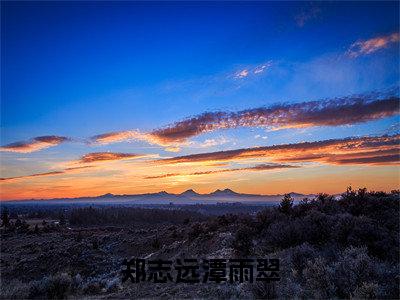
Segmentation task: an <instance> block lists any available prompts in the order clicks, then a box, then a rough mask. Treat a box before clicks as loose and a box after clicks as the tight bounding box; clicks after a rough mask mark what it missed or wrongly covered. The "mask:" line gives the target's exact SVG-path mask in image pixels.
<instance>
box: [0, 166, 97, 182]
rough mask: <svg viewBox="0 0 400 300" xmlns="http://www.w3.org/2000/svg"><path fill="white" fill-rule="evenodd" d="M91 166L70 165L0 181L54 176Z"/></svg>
mask: <svg viewBox="0 0 400 300" xmlns="http://www.w3.org/2000/svg"><path fill="white" fill-rule="evenodd" d="M91 167H92V166H82V167H72V168H66V169H64V170H63V171H52V172H45V173H36V174H30V175H24V176H15V177H8V178H0V181H12V180H16V179H27V178H34V177H42V176H54V175H60V174H66V173H69V172H71V171H75V170H81V169H87V168H91Z"/></svg>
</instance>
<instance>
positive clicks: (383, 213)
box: [0, 188, 400, 299]
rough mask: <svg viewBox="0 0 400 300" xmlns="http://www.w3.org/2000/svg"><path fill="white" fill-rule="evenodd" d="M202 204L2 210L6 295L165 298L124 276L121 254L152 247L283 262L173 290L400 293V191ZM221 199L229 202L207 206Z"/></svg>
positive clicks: (164, 252)
mask: <svg viewBox="0 0 400 300" xmlns="http://www.w3.org/2000/svg"><path fill="white" fill-rule="evenodd" d="M195 207H196V206H194V205H193V206H191V207H190V208H188V209H187V210H185V209H183V208H182V207H180V208H177V207H176V206H174V207H171V206H165V208H164V209H156V208H138V207H121V206H118V207H113V206H107V207H105V206H103V207H99V206H97V207H90V206H85V207H82V206H78V207H77V206H75V207H74V206H70V207H53V208H40V209H38V210H37V211H35V210H32V211H30V212H29V211H26V210H25V208H23V209H21V208H19V210H16V211H17V213H16V212H15V211H14V210H4V209H3V210H2V212H1V213H2V214H1V215H2V221H3V223H4V220H6V223H7V224H8V225H7V226H4V227H2V228H1V229H0V232H1V233H2V235H1V236H2V243H1V244H0V246H1V247H2V254H3V253H5V254H6V255H3V257H2V259H3V260H4V264H3V265H4V266H5V267H4V268H3V269H2V277H3V278H2V280H4V282H6V284H2V285H1V294H0V295H1V297H0V298H4V299H10V298H18V299H20V298H74V297H78V298H79V297H83V298H84V297H87V296H96V297H97V296H100V295H101V297H104V298H124V297H126V295H130V297H133V296H137V297H142V298H149V297H150V298H154V297H159V296H160V295H159V294H157V293H158V291H157V290H154V291H153V290H151V289H148V288H146V287H143V286H142V288H137V285H122V284H121V281H120V278H119V277H118V274H119V271H120V265H119V262H120V260H121V259H122V258H126V257H130V256H136V257H146V256H149V255H150V257H152V258H157V257H160V256H162V257H164V258H170V257H197V258H208V257H225V258H233V257H235V256H237V257H255V258H262V257H270V258H273V257H274V258H280V261H281V271H280V275H281V281H279V282H275V283H260V282H256V283H253V284H247V285H246V284H244V285H239V286H237V285H226V286H225V285H224V286H219V285H207V287H206V288H205V286H204V285H193V286H189V287H186V286H184V285H182V286H177V285H172V284H171V285H170V286H168V285H164V286H163V293H164V295H165V296H166V297H173V296H175V297H177V296H179V297H180V296H182V297H191V296H193V295H198V297H200V298H206V297H210V298H221V297H224V298H249V297H258V298H265V299H273V298H299V299H300V298H301V299H309V298H312V299H316V298H318V299H325V298H338V299H342V298H353V299H365V298H368V299H370V298H378V299H398V298H399V279H400V278H399V271H398V270H399V229H400V228H399V219H400V213H399V208H400V207H399V191H393V192H391V193H383V192H368V191H367V190H365V189H360V190H357V191H354V190H352V189H351V188H349V189H348V190H347V191H346V192H345V193H344V194H343V195H341V197H337V196H336V197H335V196H331V195H326V194H320V195H318V196H316V197H315V198H313V199H303V200H302V201H300V202H298V201H297V202H295V201H294V200H293V199H292V198H291V197H290V195H285V196H284V198H283V199H282V201H281V203H280V204H279V205H276V206H274V207H267V208H265V207H263V208H258V209H256V210H255V209H253V208H251V213H249V208H248V207H247V208H246V207H245V206H243V207H245V208H244V209H243V212H245V213H239V208H240V207H241V206H240V205H238V206H235V213H228V214H224V215H221V214H220V215H218V214H215V213H210V214H209V215H208V216H205V215H204V214H202V213H200V211H204V206H201V207H199V211H196V210H195ZM213 207H216V208H217V210H218V211H220V209H221V207H219V206H217V205H214V206H212V205H209V206H207V209H210V210H212V209H213ZM4 211H6V213H7V217H5V213H4ZM236 211H238V213H236ZM256 211H258V213H255V212H256ZM11 215H13V216H14V217H13V218H11V217H10V216H11ZM31 216H34V218H30V217H31ZM39 216H40V217H39ZM41 218H43V219H41ZM7 220H8V221H7ZM27 249H29V252H28V250H27ZM19 256H23V257H24V258H23V259H21V260H16V259H17V257H19ZM11 257H14V260H11ZM15 262H17V263H15ZM28 262H29V263H28ZM43 272H45V273H43ZM183 291H185V292H183ZM203 292H204V293H203ZM185 293H186V294H185ZM101 297H99V298H101Z"/></svg>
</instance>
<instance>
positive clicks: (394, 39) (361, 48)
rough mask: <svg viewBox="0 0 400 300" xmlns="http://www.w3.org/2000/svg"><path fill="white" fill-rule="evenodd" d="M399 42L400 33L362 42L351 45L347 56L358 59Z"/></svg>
mask: <svg viewBox="0 0 400 300" xmlns="http://www.w3.org/2000/svg"><path fill="white" fill-rule="evenodd" d="M399 40H400V33H398V32H394V33H392V34H389V35H386V36H379V37H375V38H372V39H369V40H362V41H357V42H355V43H353V44H352V45H351V46H350V48H349V50H348V51H347V54H348V55H349V56H350V57H354V58H355V57H358V56H361V55H367V54H371V53H374V52H376V51H378V50H380V49H384V48H388V47H389V46H390V45H392V44H395V43H398V42H399Z"/></svg>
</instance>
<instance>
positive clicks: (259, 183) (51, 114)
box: [0, 2, 400, 201]
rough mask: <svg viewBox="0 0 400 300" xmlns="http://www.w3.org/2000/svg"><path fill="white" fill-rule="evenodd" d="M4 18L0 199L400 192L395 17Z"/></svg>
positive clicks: (173, 7) (59, 8) (202, 11)
mask: <svg viewBox="0 0 400 300" xmlns="http://www.w3.org/2000/svg"><path fill="white" fill-rule="evenodd" d="M1 5H2V14H4V15H7V18H2V21H1V22H2V32H3V33H4V34H2V44H3V47H4V51H2V53H1V55H2V74H3V76H2V77H3V79H2V101H1V144H0V160H1V168H0V170H1V173H0V175H1V176H0V177H1V178H0V201H6V200H22V199H49V198H73V197H83V196H98V195H102V194H107V193H112V194H143V193H154V192H159V191H163V190H165V191H167V192H170V193H181V192H183V191H185V190H188V189H194V190H195V191H197V192H199V193H203V194H204V193H210V192H212V191H214V190H216V189H225V188H229V189H232V190H234V191H236V192H239V193H247V194H285V193H288V192H298V193H303V194H317V193H330V194H338V193H342V192H344V191H345V190H346V188H347V187H348V186H350V185H351V186H353V188H363V187H366V188H367V189H369V190H376V191H380V190H382V191H391V190H395V189H399V183H400V169H399V162H400V131H399V129H400V120H399V114H400V96H399V95H400V91H399V82H400V80H399V69H398V65H399V63H400V59H399V58H400V55H399V48H398V47H399V40H400V35H399V28H398V21H399V13H398V11H399V3H396V2H385V3H378V2H370V3H369V4H368V5H352V4H351V3H318V4H316V5H318V7H319V8H318V10H317V11H318V13H316V11H315V9H313V8H314V6H313V7H310V6H309V5H308V4H307V3H305V2H304V3H303V2H299V3H289V2H288V3H275V2H265V3H256V2H254V3H248V4H247V5H246V6H243V5H242V6H241V5H239V4H238V3H229V2H221V3H219V2H216V3H213V5H207V4H206V3H203V4H202V3H197V4H196V3H158V4H151V3H136V2H127V3H107V5H106V6H96V5H94V4H92V3H87V5H85V6H81V5H80V3H74V2H72V3H66V2H58V3H56V2H54V3H53V2H51V3H46V4H43V3H38V2H32V3H18V2H4V3H2V4H1ZM82 9H83V10H84V11H85V12H87V14H82ZM310 9H312V11H311V10H310ZM308 10H310V15H309V16H308V17H306V16H307V11H308ZM311 12H312V13H311ZM338 12H340V13H338ZM25 16H29V18H25ZM349 16H351V18H352V24H353V26H352V27H351V28H349V27H348V26H347V25H346V20H347V18H348V17H349ZM205 18H206V19H207V22H204V19H205ZM59 20H65V22H64V23H60V22H59ZM282 20H283V21H282ZM367 20H368V21H367ZM371 20H373V21H371ZM282 22H283V23H282ZM77 24H79V26H78V25H77ZM33 36H34V38H33Z"/></svg>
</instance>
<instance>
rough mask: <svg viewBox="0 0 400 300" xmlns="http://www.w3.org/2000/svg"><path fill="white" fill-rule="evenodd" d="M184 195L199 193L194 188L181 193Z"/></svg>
mask: <svg viewBox="0 0 400 300" xmlns="http://www.w3.org/2000/svg"><path fill="white" fill-rule="evenodd" d="M181 195H183V196H197V195H199V193H196V192H195V191H194V190H193V189H189V190H186V191H184V192H183V193H181Z"/></svg>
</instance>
